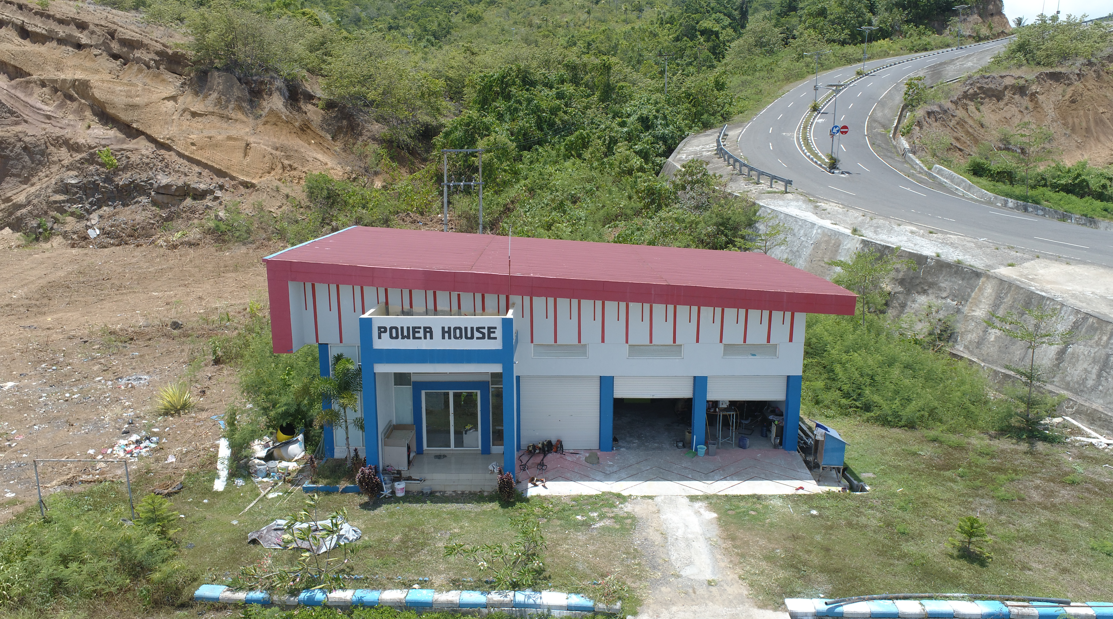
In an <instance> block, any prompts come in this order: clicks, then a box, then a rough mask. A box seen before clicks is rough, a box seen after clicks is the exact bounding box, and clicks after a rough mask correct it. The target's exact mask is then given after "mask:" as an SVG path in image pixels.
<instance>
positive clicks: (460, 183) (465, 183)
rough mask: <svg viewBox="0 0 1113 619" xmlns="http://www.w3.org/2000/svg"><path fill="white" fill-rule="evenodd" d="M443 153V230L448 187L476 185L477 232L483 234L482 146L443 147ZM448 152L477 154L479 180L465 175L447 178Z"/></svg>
mask: <svg viewBox="0 0 1113 619" xmlns="http://www.w3.org/2000/svg"><path fill="white" fill-rule="evenodd" d="M441 153H443V154H444V231H445V232H448V188H449V187H456V188H457V189H456V190H457V191H459V190H460V188H461V187H478V188H479V234H483V149H482V148H445V149H442V150H441ZM449 153H477V154H478V155H479V180H476V179H475V177H472V179H471V180H470V181H469V180H467V177H464V176H461V177H460V180H456V177H455V176H454V177H452V181H451V182H449V180H448V154H449Z"/></svg>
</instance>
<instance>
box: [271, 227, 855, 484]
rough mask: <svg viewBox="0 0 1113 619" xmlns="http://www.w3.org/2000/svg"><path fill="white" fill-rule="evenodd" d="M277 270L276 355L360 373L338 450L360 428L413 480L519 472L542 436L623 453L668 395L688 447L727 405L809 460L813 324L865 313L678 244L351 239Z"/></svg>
mask: <svg viewBox="0 0 1113 619" xmlns="http://www.w3.org/2000/svg"><path fill="white" fill-rule="evenodd" d="M264 262H265V263H266V268H267V280H268V288H269V296H270V307H271V325H272V327H271V328H272V335H273V342H274V350H275V352H279V353H282V352H292V351H294V350H296V349H298V348H300V347H302V346H304V345H306V344H316V345H317V346H318V347H319V350H320V359H321V371H322V374H327V373H328V372H330V371H331V370H330V359H332V358H333V357H334V356H335V355H337V354H342V355H345V356H348V357H350V358H352V359H353V360H356V361H357V362H358V363H359V364H360V366H361V367H362V370H363V382H364V385H363V392H362V396H361V399H362V403H361V406H360V408H361V410H360V411H358V412H357V415H353V416H352V417H353V418H354V417H356V416H359V417H361V418H362V419H363V424H362V425H363V428H364V429H363V430H362V431H360V430H359V429H358V428H357V427H356V425H355V424H350V427H348V428H328V429H326V437H325V451H326V454H327V455H329V456H341V455H343V450H344V449H345V447H344V445H345V444H346V441H345V440H343V438H342V437H343V433H345V432H347V433H348V435H349V437H348V439H349V440H348V441H347V443H349V444H351V445H352V446H353V447H358V448H361V450H362V451H363V452H364V454H365V455H366V457H367V461H368V462H369V463H378V464H380V465H390V466H393V467H395V468H398V469H402V470H405V469H407V468H409V466H410V465H411V464H412V463H413V461H414V459H415V458H418V457H421V456H422V455H424V454H428V453H432V452H436V453H444V454H452V453H468V452H471V453H480V454H490V453H498V452H502V453H503V461H504V462H503V464H504V467H505V468H506V469H507V470H510V471H514V470H515V469H516V466H515V464H516V456H517V454H518V452H519V450H521V449H522V448H523V447H524V446H526V445H529V444H533V443H538V442H541V441H544V440H546V439H549V440H556V439H561V441H562V443H563V445H564V446H565V447H566V448H568V449H578V450H594V449H598V450H600V451H610V450H611V449H612V448H613V444H614V434H615V423H616V407H617V409H618V410H619V415H620V417H621V416H622V415H624V414H627V413H629V414H632V415H634V416H635V417H634V418H633V419H629V420H627V422H632V423H639V421H638V419H637V417H636V416H637V415H638V414H639V413H638V410H639V409H638V408H637V407H638V406H639V405H645V404H646V402H650V403H652V402H656V401H659V400H665V399H667V400H670V401H672V402H674V403H675V409H676V410H684V411H689V410H690V412H686V413H685V415H687V417H686V418H690V420H691V423H690V431H691V435H692V438H691V443H690V446H692V447H695V446H699V445H705V444H706V443H707V441H708V438H709V437H707V436H706V427H707V426H706V423H705V419H706V418H707V417H706V413H707V411H708V410H709V408H710V409H711V410H713V411H715V410H718V409H719V407H720V406H721V407H722V410H723V411H727V410H729V411H732V412H735V413H737V415H738V416H742V415H743V412H744V411H749V412H750V413H752V412H753V411H754V410H758V409H760V410H762V411H764V416H763V418H762V419H760V420H758V423H759V424H761V423H767V422H768V421H769V420H770V419H772V420H773V421H775V422H777V423H774V424H772V426H771V427H772V428H774V429H775V428H776V427H777V426H778V425H779V426H780V428H781V429H782V430H783V428H790V429H792V431H790V432H786V433H782V437H783V438H782V440H781V446H782V447H783V448H784V449H786V450H792V451H795V449H796V444H795V443H796V432H795V428H796V426H797V424H798V421H799V404H800V384H801V380H800V374H801V371H802V367H803V354H804V323H805V319H806V316H807V314H841V315H851V314H853V313H854V308H855V302H856V297H855V295H854V294H853V293H851V292H849V291H847V290H845V289H843V288H840V287H839V286H836V285H834V284H832V283H830V282H828V281H826V280H824V279H822V278H819V277H817V276H815V275H812V274H810V273H807V272H806V271H802V270H800V269H797V268H794V267H792V266H789V265H787V264H784V263H782V262H779V261H777V260H775V259H773V258H770V257H768V256H765V255H764V254H760V253H739V252H726V251H709V250H698V249H681V248H673V247H646V246H638V245H620V244H613V243H586V242H579V241H561V240H551V239H533V238H514V239H509V238H507V237H500V236H493V235H477V234H456V233H444V232H433V231H417V230H396V229H384V228H365V227H352V228H348V229H346V230H342V231H340V232H337V233H334V234H331V235H328V236H325V237H322V238H319V239H316V240H314V241H310V242H308V243H305V244H302V245H299V246H297V247H292V248H290V249H287V250H285V251H282V252H279V253H276V254H274V255H271V256H268V257H267V258H265V259H264ZM659 408H660V407H658V409H659ZM647 410H648V409H647ZM642 412H644V411H642ZM734 417H735V415H730V419H731V421H732V424H733V421H734ZM619 423H623V421H622V418H620V419H619ZM711 438H712V439H713V440H720V439H719V436H718V434H717V433H716V436H715V437H711ZM774 438H776V436H775V437H774ZM732 441H733V437H732Z"/></svg>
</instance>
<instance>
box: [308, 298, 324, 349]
mask: <svg viewBox="0 0 1113 619" xmlns="http://www.w3.org/2000/svg"><path fill="white" fill-rule="evenodd" d="M309 287H310V288H312V290H313V339H314V340H315V341H316V342H317V343H318V344H320V343H321V335H320V334H319V333H318V332H317V284H309Z"/></svg>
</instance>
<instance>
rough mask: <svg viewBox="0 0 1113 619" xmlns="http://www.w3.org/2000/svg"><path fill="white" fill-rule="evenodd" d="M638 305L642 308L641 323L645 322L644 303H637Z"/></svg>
mask: <svg viewBox="0 0 1113 619" xmlns="http://www.w3.org/2000/svg"><path fill="white" fill-rule="evenodd" d="M638 305H640V306H642V322H645V303H638Z"/></svg>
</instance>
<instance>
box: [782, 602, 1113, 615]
mask: <svg viewBox="0 0 1113 619" xmlns="http://www.w3.org/2000/svg"><path fill="white" fill-rule="evenodd" d="M1064 601H1065V600H1064ZM832 602H833V600H824V599H799V598H794V599H786V600H785V607H787V608H788V614H789V616H790V617H791V618H792V619H817V618H819V617H844V618H846V619H873V618H877V619H929V618H931V619H936V618H939V619H1057V618H1058V617H1063V616H1064V615H1065V616H1068V617H1072V618H1074V619H1113V603H1110V602H1087V603H1084V604H1082V603H1073V604H1069V605H1065V604H1054V603H1050V602H998V601H987V600H977V601H972V602H967V601H957V600H870V601H865V602H853V603H849V604H832Z"/></svg>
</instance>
